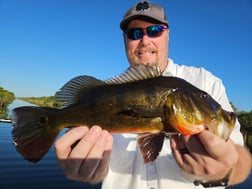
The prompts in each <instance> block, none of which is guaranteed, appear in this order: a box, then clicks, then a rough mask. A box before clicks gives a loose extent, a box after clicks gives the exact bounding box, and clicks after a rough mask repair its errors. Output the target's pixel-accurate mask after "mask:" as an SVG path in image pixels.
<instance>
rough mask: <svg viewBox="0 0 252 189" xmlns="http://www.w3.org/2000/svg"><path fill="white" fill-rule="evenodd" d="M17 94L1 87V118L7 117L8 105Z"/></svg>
mask: <svg viewBox="0 0 252 189" xmlns="http://www.w3.org/2000/svg"><path fill="white" fill-rule="evenodd" d="M14 99H15V95H14V94H13V93H12V92H9V91H7V90H5V89H4V88H2V87H0V118H6V117H7V107H8V105H9V104H11V103H12V102H13V100H14Z"/></svg>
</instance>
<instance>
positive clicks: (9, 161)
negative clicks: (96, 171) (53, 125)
mask: <svg viewBox="0 0 252 189" xmlns="http://www.w3.org/2000/svg"><path fill="white" fill-rule="evenodd" d="M23 105H29V103H27V102H24V101H20V100H15V101H14V102H13V104H11V105H10V106H9V109H10V110H11V109H12V108H14V107H17V106H23ZM10 116H11V115H10ZM251 186H252V174H251V175H250V177H249V179H248V180H247V181H246V182H244V183H242V184H240V185H237V186H233V187H230V188H231V189H250V188H251ZM20 188H31V189H32V188H36V189H45V188H46V189H51V188H54V189H55V188H60V189H66V188H67V189H69V188H71V189H79V188H83V189H84V188H85V189H99V188H100V185H94V186H92V185H89V184H86V183H83V182H76V181H72V180H68V179H66V178H65V176H64V174H63V172H62V171H61V169H60V168H59V166H58V164H57V161H56V157H55V152H54V148H51V149H50V151H49V152H48V153H47V155H46V156H45V157H44V158H43V159H42V160H41V161H40V162H38V163H36V164H33V163H29V162H27V161H25V160H24V159H23V158H22V157H21V156H20V155H19V154H18V153H17V152H16V149H15V146H14V145H13V144H12V137H11V124H10V123H0V189H20Z"/></svg>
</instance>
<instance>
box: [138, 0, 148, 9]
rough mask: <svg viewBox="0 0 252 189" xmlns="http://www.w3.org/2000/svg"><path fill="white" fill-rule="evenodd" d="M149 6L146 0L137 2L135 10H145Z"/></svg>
mask: <svg viewBox="0 0 252 189" xmlns="http://www.w3.org/2000/svg"><path fill="white" fill-rule="evenodd" d="M149 8H150V5H149V3H148V2H146V1H144V2H139V3H138V4H137V6H136V11H141V10H147V9H149Z"/></svg>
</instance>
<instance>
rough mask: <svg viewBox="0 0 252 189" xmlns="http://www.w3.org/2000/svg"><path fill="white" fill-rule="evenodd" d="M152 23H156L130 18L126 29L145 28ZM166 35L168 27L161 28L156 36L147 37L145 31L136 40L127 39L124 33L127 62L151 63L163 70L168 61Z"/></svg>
mask: <svg viewBox="0 0 252 189" xmlns="http://www.w3.org/2000/svg"><path fill="white" fill-rule="evenodd" d="M153 25H157V24H153V23H150V22H147V21H143V20H132V21H131V22H130V23H129V25H128V28H127V29H132V28H147V27H148V26H153ZM164 26H165V25H164ZM165 27H166V26H165ZM168 36H169V30H168V29H165V30H163V32H162V34H161V35H160V36H158V37H148V35H146V31H145V35H144V36H143V37H142V38H140V39H137V40H133V39H129V38H128V37H127V36H126V35H125V36H124V42H125V49H126V54H127V57H128V61H129V63H130V64H141V63H142V64H151V65H155V66H159V68H160V70H161V71H164V69H165V67H166V65H167V61H168Z"/></svg>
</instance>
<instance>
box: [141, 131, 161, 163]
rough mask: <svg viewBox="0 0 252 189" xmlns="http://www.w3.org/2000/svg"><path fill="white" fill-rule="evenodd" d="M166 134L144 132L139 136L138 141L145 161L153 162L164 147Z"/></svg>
mask: <svg viewBox="0 0 252 189" xmlns="http://www.w3.org/2000/svg"><path fill="white" fill-rule="evenodd" d="M164 136H165V134H164V133H163V132H159V133H144V134H141V135H139V136H138V139H137V143H138V146H139V148H140V151H141V153H142V156H143V159H144V163H150V162H153V161H154V160H155V159H156V158H157V156H158V155H159V152H160V151H161V149H162V146H163V142H164Z"/></svg>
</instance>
